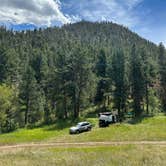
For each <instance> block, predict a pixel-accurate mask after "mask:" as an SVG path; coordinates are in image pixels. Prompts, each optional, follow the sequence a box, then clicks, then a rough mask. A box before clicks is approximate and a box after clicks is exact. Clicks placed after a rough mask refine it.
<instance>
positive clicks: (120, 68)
mask: <svg viewBox="0 0 166 166" xmlns="http://www.w3.org/2000/svg"><path fill="white" fill-rule="evenodd" d="M111 76H112V81H113V83H114V86H115V90H114V104H115V108H116V109H118V114H119V116H120V118H123V117H124V112H125V107H126V99H127V96H128V94H127V79H126V67H125V57H124V53H123V51H122V50H119V51H117V52H116V53H115V54H114V56H113V58H112V74H111Z"/></svg>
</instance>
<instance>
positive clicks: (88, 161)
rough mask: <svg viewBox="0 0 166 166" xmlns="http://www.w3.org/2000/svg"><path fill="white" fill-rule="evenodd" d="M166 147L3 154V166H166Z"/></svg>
mask: <svg viewBox="0 0 166 166" xmlns="http://www.w3.org/2000/svg"><path fill="white" fill-rule="evenodd" d="M165 164H166V147H164V146H161V147H158V146H155V145H153V146H147V145H139V146H136V145H123V146H122V145H121V146H107V147H81V148H72V147H71V148H64V147H62V148H44V149H43V148H41V149H40V148H38V149H35V148H29V149H24V148H23V149H15V150H3V151H1V153H0V165H1V166H11V165H12V166H18V165H24V166H29V165H31V166H38V165H40V166H45V165H47V166H52V165H59V166H61V165H62V166H85V165H86V166H119V165H120V166H165Z"/></svg>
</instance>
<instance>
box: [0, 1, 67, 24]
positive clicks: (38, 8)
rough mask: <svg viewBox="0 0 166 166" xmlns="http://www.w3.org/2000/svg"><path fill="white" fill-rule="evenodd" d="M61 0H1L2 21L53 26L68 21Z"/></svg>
mask: <svg viewBox="0 0 166 166" xmlns="http://www.w3.org/2000/svg"><path fill="white" fill-rule="evenodd" d="M60 5H61V4H60V1H59V0H0V22H3V23H4V22H9V23H13V24H24V23H29V24H34V25H36V26H51V25H54V24H55V22H61V23H62V24H65V23H68V22H69V18H67V17H66V16H65V15H64V14H63V13H62V12H61V10H60Z"/></svg>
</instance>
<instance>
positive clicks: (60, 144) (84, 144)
mask: <svg viewBox="0 0 166 166" xmlns="http://www.w3.org/2000/svg"><path fill="white" fill-rule="evenodd" d="M118 145H156V146H165V147H166V141H119V142H109V141H108V142H77V143H66V142H65V143H64V142H56V143H29V144H28V143H27V144H16V145H4V146H0V150H5V149H6V150H10V149H15V148H35V147H36V148H45V147H47V148H49V147H89V146H118Z"/></svg>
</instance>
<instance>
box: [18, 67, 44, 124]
mask: <svg viewBox="0 0 166 166" xmlns="http://www.w3.org/2000/svg"><path fill="white" fill-rule="evenodd" d="M20 99H21V101H20V102H21V103H20V104H21V107H22V109H23V111H24V117H25V118H24V122H25V125H27V124H35V123H36V122H38V121H40V120H41V119H42V115H43V113H44V103H45V100H44V96H43V93H42V92H41V91H40V88H39V86H38V84H37V81H36V79H35V73H34V71H33V69H32V68H31V67H30V66H29V67H28V68H27V71H26V72H25V74H24V77H23V80H22V83H21V87H20Z"/></svg>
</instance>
